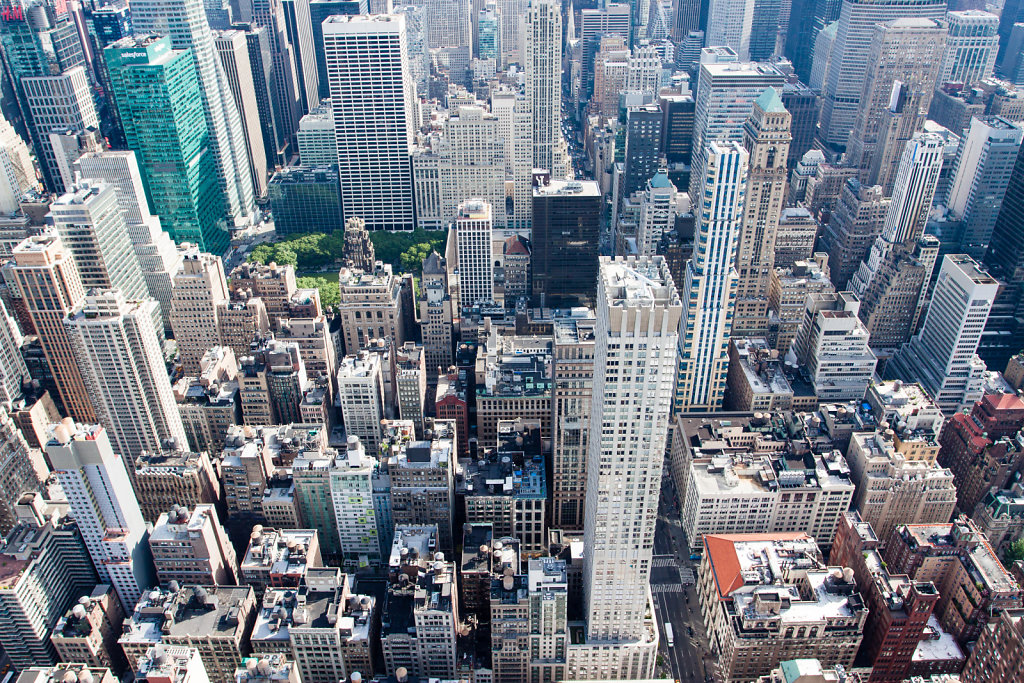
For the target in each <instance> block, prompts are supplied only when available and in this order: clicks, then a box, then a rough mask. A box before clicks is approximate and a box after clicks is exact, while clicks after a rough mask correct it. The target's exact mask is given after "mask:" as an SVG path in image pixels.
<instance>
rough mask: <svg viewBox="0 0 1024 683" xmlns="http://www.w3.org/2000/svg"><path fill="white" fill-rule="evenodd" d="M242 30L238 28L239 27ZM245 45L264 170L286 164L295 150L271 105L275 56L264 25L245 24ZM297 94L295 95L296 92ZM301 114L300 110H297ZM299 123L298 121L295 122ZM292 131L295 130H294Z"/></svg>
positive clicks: (272, 104)
mask: <svg viewBox="0 0 1024 683" xmlns="http://www.w3.org/2000/svg"><path fill="white" fill-rule="evenodd" d="M239 30H241V29H239ZM244 33H245V44H246V47H247V48H248V51H249V66H250V68H251V73H252V81H253V85H254V86H255V94H256V110H257V112H258V113H259V123H260V133H261V134H262V136H263V151H264V152H265V154H266V164H267V169H271V168H274V167H276V166H277V165H279V164H284V163H285V157H286V156H287V155H289V154H290V153H291V152H294V149H295V146H294V144H292V143H291V141H290V140H287V141H286V140H285V139H284V138H283V131H282V130H281V127H282V126H281V125H280V124H279V123H278V118H279V115H278V113H277V111H276V109H275V107H274V105H275V104H276V103H277V100H275V99H274V92H273V90H274V86H275V85H276V83H277V81H276V80H275V78H274V58H273V55H272V54H271V51H270V37H269V35H268V31H267V29H266V28H265V27H263V26H253V25H252V24H248V25H245V30H244ZM296 97H298V95H296ZM299 113H301V112H299ZM295 126H296V127H297V126H298V123H296V124H295ZM293 132H294V131H293Z"/></svg>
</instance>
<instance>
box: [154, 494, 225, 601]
mask: <svg viewBox="0 0 1024 683" xmlns="http://www.w3.org/2000/svg"><path fill="white" fill-rule="evenodd" d="M149 548H150V550H151V551H152V553H153V564H154V566H155V567H156V576H157V580H158V581H159V582H160V583H161V584H168V583H170V582H171V581H177V582H178V583H179V584H180V585H183V586H191V585H197V586H233V585H236V584H238V580H239V573H238V560H237V559H236V558H235V549H234V548H233V547H232V546H231V541H229V540H228V536H227V533H226V532H225V531H224V527H222V526H221V524H220V519H219V518H218V516H217V508H216V507H214V506H213V505H209V504H205V505H197V506H195V507H194V508H193V509H192V510H191V511H190V510H189V509H188V508H186V507H185V506H183V505H179V506H175V507H174V508H172V509H171V510H170V511H169V512H164V513H163V514H161V515H160V517H159V518H157V520H156V524H154V525H153V530H152V531H151V532H150V534H149Z"/></svg>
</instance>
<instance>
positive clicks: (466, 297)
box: [455, 199, 494, 306]
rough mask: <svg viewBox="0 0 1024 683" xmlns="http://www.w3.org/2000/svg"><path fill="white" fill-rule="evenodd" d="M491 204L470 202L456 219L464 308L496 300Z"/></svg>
mask: <svg viewBox="0 0 1024 683" xmlns="http://www.w3.org/2000/svg"><path fill="white" fill-rule="evenodd" d="M493 225H494V223H493V220H492V218H491V205H490V204H488V203H487V202H485V201H483V200H482V199H470V200H467V201H466V202H464V203H463V204H461V205H460V206H459V212H458V215H457V216H456V217H455V241H456V245H457V251H458V262H459V300H460V301H461V304H462V305H463V306H475V305H477V304H479V303H481V302H488V301H494V255H493V253H492V247H491V230H492V228H493Z"/></svg>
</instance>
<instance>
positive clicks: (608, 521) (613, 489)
mask: <svg viewBox="0 0 1024 683" xmlns="http://www.w3.org/2000/svg"><path fill="white" fill-rule="evenodd" d="M682 314H683V307H682V304H681V303H680V301H679V294H678V292H677V291H676V288H675V285H674V284H673V282H672V276H671V274H670V273H669V270H668V265H667V264H666V263H665V260H664V259H663V258H662V257H661V256H654V257H651V258H646V257H639V258H637V257H629V258H628V259H621V258H619V259H615V260H612V259H609V258H607V257H601V262H600V266H599V274H598V285H597V327H596V329H595V344H594V384H593V396H594V403H593V405H594V407H593V410H592V411H591V416H590V433H591V434H592V435H593V438H591V439H590V445H589V452H588V454H587V485H586V514H585V517H584V541H583V542H584V547H585V552H584V567H583V582H584V584H583V585H584V600H585V606H586V610H585V614H586V616H587V632H586V644H584V645H582V646H581V647H580V648H579V651H578V652H575V653H574V652H570V654H569V672H570V677H571V678H580V679H587V678H595V679H596V678H626V677H628V678H647V677H649V676H650V675H652V673H653V666H654V662H653V660H651V657H653V655H654V649H655V648H656V642H657V636H656V634H652V633H651V632H650V630H649V622H648V621H647V620H646V619H645V613H646V612H647V610H648V600H649V595H650V588H649V585H648V584H649V579H650V572H651V556H652V554H653V551H654V524H655V519H656V518H657V507H658V491H659V490H660V488H661V472H662V466H663V460H664V455H665V440H666V437H667V433H668V422H669V414H670V412H671V408H672V384H673V377H674V371H675V354H676V342H677V332H678V328H679V320H680V318H681V317H682ZM626 660H632V662H633V663H634V665H633V666H626V665H625V664H623V662H625V661H626ZM601 671H604V675H601V674H600V673H598V672H601ZM627 672H634V675H632V676H630V675H628V674H627ZM622 674H627V675H625V676H623V675H622Z"/></svg>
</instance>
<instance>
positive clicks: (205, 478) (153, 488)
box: [135, 450, 220, 523]
mask: <svg viewBox="0 0 1024 683" xmlns="http://www.w3.org/2000/svg"><path fill="white" fill-rule="evenodd" d="M135 494H136V496H137V497H138V499H139V507H140V508H141V509H142V516H143V517H144V518H145V519H146V521H147V522H152V523H155V522H156V521H157V518H159V517H160V515H161V514H163V513H165V512H167V511H168V510H169V509H170V508H171V506H172V505H184V506H185V507H188V508H190V509H191V508H194V507H196V506H197V505H202V504H216V503H217V502H219V500H220V482H219V481H218V478H217V474H216V472H215V471H214V469H213V463H212V462H211V461H210V455H209V453H207V452H206V451H200V452H198V453H195V452H193V451H183V450H168V451H161V452H159V453H155V452H149V451H145V452H143V453H142V455H140V456H139V457H138V458H136V459H135Z"/></svg>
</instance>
